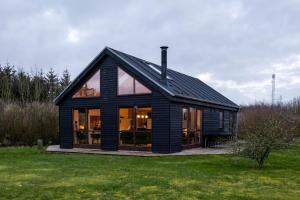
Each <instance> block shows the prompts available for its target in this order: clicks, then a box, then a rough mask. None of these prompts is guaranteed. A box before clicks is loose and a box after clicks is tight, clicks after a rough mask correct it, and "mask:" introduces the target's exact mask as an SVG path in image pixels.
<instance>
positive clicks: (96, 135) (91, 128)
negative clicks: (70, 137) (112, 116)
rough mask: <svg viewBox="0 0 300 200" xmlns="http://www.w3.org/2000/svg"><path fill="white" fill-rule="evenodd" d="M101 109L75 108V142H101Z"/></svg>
mask: <svg viewBox="0 0 300 200" xmlns="http://www.w3.org/2000/svg"><path fill="white" fill-rule="evenodd" d="M100 120H101V119H100V109H86V108H80V109H74V111H73V124H74V143H75V144H100V133H101V121H100Z"/></svg>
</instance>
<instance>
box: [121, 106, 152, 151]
mask: <svg viewBox="0 0 300 200" xmlns="http://www.w3.org/2000/svg"><path fill="white" fill-rule="evenodd" d="M119 118H120V119H119V131H120V141H119V144H120V146H128V145H129V146H136V147H138V146H141V147H151V130H152V108H151V107H145V108H120V109H119Z"/></svg>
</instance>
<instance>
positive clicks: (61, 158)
mask: <svg viewBox="0 0 300 200" xmlns="http://www.w3.org/2000/svg"><path fill="white" fill-rule="evenodd" d="M299 197H300V140H297V142H295V143H294V144H293V145H292V146H290V147H289V149H285V150H281V151H276V152H274V153H272V154H271V157H270V159H269V160H268V161H267V163H266V166H265V168H264V169H262V170H260V169H258V168H256V165H255V163H254V162H252V161H250V160H247V159H244V158H239V157H235V156H230V155H215V156H214V155H207V156H203V155H201V156H184V157H155V158H151V157H128V156H108V155H103V156H102V155H83V154H54V153H46V152H43V151H39V150H37V149H35V148H0V199H80V198H81V199H297V198H299Z"/></svg>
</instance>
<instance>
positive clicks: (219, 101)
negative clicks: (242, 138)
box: [54, 47, 239, 109]
mask: <svg viewBox="0 0 300 200" xmlns="http://www.w3.org/2000/svg"><path fill="white" fill-rule="evenodd" d="M105 55H109V56H112V57H113V58H114V59H117V60H118V61H121V62H122V63H124V64H126V65H128V66H129V67H130V68H132V69H133V70H135V71H137V72H138V73H139V74H140V75H141V76H143V77H145V78H146V79H147V80H149V81H151V82H152V83H153V84H154V85H156V86H157V87H158V88H160V89H161V90H162V91H164V93H166V94H167V95H169V96H171V97H174V98H177V100H178V101H181V100H192V101H195V102H203V103H208V104H213V105H220V106H225V107H229V108H234V109H239V106H238V105H236V104H235V103H233V102H232V101H230V100H229V99H228V98H226V97H225V96H223V95H222V94H220V93H219V92H217V91H216V90H214V89H213V88H211V87H210V86H208V85H207V84H205V83H204V82H202V81H201V80H199V79H197V78H194V77H191V76H188V75H185V74H183V73H180V72H177V71H174V70H172V69H169V68H168V69H167V83H166V84H164V83H162V81H161V74H160V71H161V66H160V65H157V64H155V63H152V62H149V61H146V60H143V59H140V58H137V57H134V56H131V55H129V54H126V53H123V52H120V51H117V50H115V49H112V48H109V47H105V48H104V49H103V50H102V51H101V52H100V54H99V55H98V56H97V57H96V58H95V59H94V60H93V61H92V62H91V63H90V64H89V65H88V66H87V67H86V68H85V70H83V71H82V72H81V73H80V74H79V75H78V76H77V77H76V78H75V79H74V81H73V82H72V83H71V84H70V85H69V86H68V87H67V88H66V89H65V90H64V91H62V92H61V94H60V95H58V96H57V97H56V98H55V100H54V102H55V103H56V104H58V103H59V102H60V101H61V100H62V99H63V98H64V97H65V96H66V95H67V93H69V91H70V90H71V89H72V88H73V87H75V86H76V85H77V83H78V82H79V81H80V80H81V79H82V78H83V77H84V76H85V75H86V74H87V73H88V72H89V71H90V70H91V69H92V68H93V66H94V65H95V64H97V62H98V61H99V60H101V59H102V58H103V57H104V56H105Z"/></svg>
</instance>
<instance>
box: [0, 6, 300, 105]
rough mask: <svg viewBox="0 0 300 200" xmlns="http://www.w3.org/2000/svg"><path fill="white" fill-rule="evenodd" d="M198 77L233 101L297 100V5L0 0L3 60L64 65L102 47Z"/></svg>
mask: <svg viewBox="0 0 300 200" xmlns="http://www.w3.org/2000/svg"><path fill="white" fill-rule="evenodd" d="M162 45H168V46H169V49H168V67H170V68H172V69H174V70H177V71H180V72H183V73H186V74H189V75H192V76H195V77H198V78H200V79H201V80H202V81H204V82H206V83H207V84H208V85H210V86H212V87H214V88H215V89H216V90H218V91H219V92H221V93H222V94H224V95H225V96H227V97H228V98H230V99H231V100H233V101H234V102H236V103H238V104H247V103H253V102H255V101H266V102H270V100H271V75H272V73H275V74H276V98H278V99H279V98H280V96H282V100H283V101H287V100H290V99H292V98H293V97H296V96H300V1H299V0H284V1H282V0H277V1H276V0H247V1H241V0H226V1H220V0H217V1H214V0H206V1H201V0H195V1H193V0H185V1H175V0H170V1H166V0H165V1H141V0H139V1H138V0H136V1H125V0H122V1H121V0H119V1H112V0H110V1H100V0H97V1H96V0H95V1H74V0H69V1H29V0H28V1H15V0H7V1H4V0H1V1H0V63H2V65H3V64H4V63H6V62H7V61H9V62H10V63H12V64H14V65H15V66H17V67H18V68H24V69H25V70H26V71H28V72H30V70H32V69H34V68H35V67H39V68H42V69H43V70H44V71H45V72H46V71H48V70H49V68H50V67H52V68H53V69H54V70H55V71H57V72H58V73H61V72H62V71H63V70H64V69H65V68H66V67H67V68H68V69H69V71H70V72H71V75H72V79H73V78H75V77H76V76H77V75H78V74H79V73H80V71H82V70H83V69H84V67H85V66H86V65H87V64H88V63H89V62H90V61H91V60H92V59H93V58H94V57H95V56H96V55H97V54H98V53H99V52H100V51H101V50H102V49H103V48H104V47H105V46H109V47H112V48H114V49H117V50H120V51H123V52H127V53H129V54H132V55H135V56H137V57H140V58H143V59H145V60H149V61H152V62H154V63H160V48H159V47H160V46H162Z"/></svg>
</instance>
